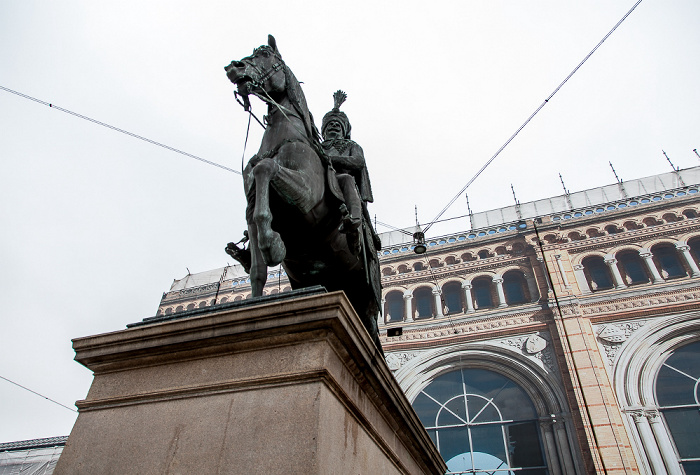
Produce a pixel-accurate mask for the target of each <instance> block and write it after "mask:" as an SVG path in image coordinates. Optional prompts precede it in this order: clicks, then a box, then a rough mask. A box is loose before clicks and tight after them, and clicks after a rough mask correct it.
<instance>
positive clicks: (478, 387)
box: [464, 369, 510, 398]
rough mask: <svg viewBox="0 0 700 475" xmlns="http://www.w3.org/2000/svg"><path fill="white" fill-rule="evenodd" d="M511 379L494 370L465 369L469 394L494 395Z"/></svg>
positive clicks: (490, 396)
mask: <svg viewBox="0 0 700 475" xmlns="http://www.w3.org/2000/svg"><path fill="white" fill-rule="evenodd" d="M509 381H510V380H508V379H506V378H505V377H503V376H501V375H500V374H498V373H494V372H493V371H487V370H484V369H472V370H464V384H465V386H466V388H467V393H468V394H481V395H482V396H485V397H487V398H492V397H494V396H495V395H496V394H497V393H498V391H500V390H501V388H503V387H504V386H505V385H507V384H508V382H509Z"/></svg>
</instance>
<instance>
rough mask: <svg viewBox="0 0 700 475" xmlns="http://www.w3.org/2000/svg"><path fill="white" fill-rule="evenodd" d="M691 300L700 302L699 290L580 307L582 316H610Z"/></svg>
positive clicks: (645, 295) (658, 294)
mask: <svg viewBox="0 0 700 475" xmlns="http://www.w3.org/2000/svg"><path fill="white" fill-rule="evenodd" d="M692 300H697V301H700V289H698V288H695V289H680V290H674V291H669V292H659V293H653V294H644V295H640V296H635V297H629V298H625V299H616V300H609V301H607V302H605V303H597V304H588V305H583V306H582V307H583V308H582V312H583V315H597V314H610V313H614V312H620V311H624V310H630V309H635V308H640V309H641V308H649V307H654V306H658V305H668V304H673V303H678V302H688V301H692Z"/></svg>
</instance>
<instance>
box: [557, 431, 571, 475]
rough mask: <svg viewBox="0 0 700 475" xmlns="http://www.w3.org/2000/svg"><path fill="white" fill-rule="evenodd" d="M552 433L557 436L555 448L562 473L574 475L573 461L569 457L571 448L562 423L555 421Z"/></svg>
mask: <svg viewBox="0 0 700 475" xmlns="http://www.w3.org/2000/svg"><path fill="white" fill-rule="evenodd" d="M554 431H555V433H556V434H557V447H559V458H560V459H561V463H562V466H563V467H564V473H566V474H569V473H576V466H575V465H574V459H573V458H572V457H571V446H570V445H569V438H568V437H567V435H566V425H565V423H564V422H563V421H561V420H557V421H556V422H555V423H554Z"/></svg>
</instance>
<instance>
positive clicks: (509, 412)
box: [493, 382, 537, 421]
mask: <svg viewBox="0 0 700 475" xmlns="http://www.w3.org/2000/svg"><path fill="white" fill-rule="evenodd" d="M493 402H494V403H495V404H496V406H498V408H499V409H500V410H501V414H502V415H503V419H505V420H514V421H517V420H526V419H535V418H537V411H536V410H535V406H534V405H533V404H532V402H531V401H530V396H528V395H527V393H526V392H525V391H523V389H522V388H521V387H520V386H517V385H515V383H513V382H509V384H508V385H507V386H506V387H504V388H503V389H502V390H501V391H500V393H499V394H498V395H497V396H496V397H495V398H494V400H493Z"/></svg>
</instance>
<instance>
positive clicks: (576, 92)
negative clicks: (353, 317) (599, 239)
mask: <svg viewBox="0 0 700 475" xmlns="http://www.w3.org/2000/svg"><path fill="white" fill-rule="evenodd" d="M633 4H634V1H633V0H624V1H622V0H613V1H610V0H592V1H586V2H559V1H554V0H549V1H544V0H530V1H528V2H522V1H516V0H502V1H498V0H495V1H488V2H487V1H472V0H468V1H461V2H442V1H436V2H430V3H426V2H417V1H416V2H413V1H401V2H398V1H397V2H383V1H376V0H375V1H369V2H365V1H355V2H343V3H339V2H328V1H318V2H303V3H297V2H280V1H272V0H271V1H266V2H263V3H260V2H212V1H208V2H184V1H151V2H143V1H138V2H137V1H120V2H109V3H107V2H93V1H87V0H85V1H62V2H39V1H31V0H21V1H19V0H4V1H3V2H2V3H0V65H2V66H1V67H0V85H1V86H4V87H7V88H11V89H14V90H18V91H21V92H22V93H24V94H28V95H31V96H35V97H37V98H40V99H42V100H45V101H48V102H52V103H54V104H56V105H58V106H61V107H64V108H66V109H70V110H72V111H75V112H78V113H80V114H84V115H86V116H89V117H92V118H95V119H97V120H100V121H103V122H107V123H109V124H111V125H114V126H116V127H121V128H124V129H127V130H129V131H132V132H134V133H137V134H140V135H143V136H146V137H148V138H150V139H153V140H157V141H160V142H163V143H166V144H168V145H169V146H172V147H176V148H179V149H182V150H185V151H187V152H190V153H192V154H196V155H199V156H201V157H203V158H206V159H208V160H212V161H216V162H219V163H221V164H223V165H226V166H229V167H232V168H235V169H239V168H240V162H241V154H242V152H243V140H244V138H245V130H246V123H247V117H246V115H245V114H244V113H243V111H242V110H241V108H240V107H239V106H238V104H236V102H235V101H234V98H233V94H232V91H233V85H232V84H230V83H229V82H228V80H227V79H226V77H225V75H224V71H223V67H224V66H225V65H226V64H228V62H229V61H230V60H232V59H240V58H241V57H243V56H246V55H248V54H250V53H251V52H252V50H253V48H254V47H257V46H259V45H261V44H263V43H265V42H266V40H267V34H268V33H272V34H273V35H275V37H276V39H277V43H278V46H279V49H280V51H281V53H282V55H283V57H284V59H285V61H286V62H287V64H288V65H289V66H290V67H291V68H292V70H293V71H294V73H295V74H296V76H297V78H298V79H299V80H300V81H303V82H304V85H303V87H304V91H305V93H306V95H307V99H308V102H309V106H310V107H311V110H312V112H313V113H314V114H315V116H316V120H317V122H320V119H321V117H322V116H323V114H324V113H325V112H327V111H328V110H329V109H330V108H331V107H332V105H333V102H332V93H333V92H334V91H335V90H336V89H339V88H340V89H343V90H345V91H346V92H347V93H348V100H347V102H346V103H345V104H344V105H343V110H344V111H345V112H346V113H347V114H348V116H349V118H350V120H351V122H352V131H353V139H355V140H356V141H357V142H358V143H359V144H360V145H361V146H362V147H363V148H364V150H365V155H366V157H367V160H368V164H369V170H370V174H371V178H372V183H373V188H374V195H375V204H374V205H372V206H371V207H370V212H371V213H372V214H376V215H377V219H378V220H380V221H383V222H386V223H389V224H392V225H394V226H397V227H404V226H409V225H412V224H413V222H414V205H418V211H419V218H420V220H421V221H422V222H424V223H425V222H427V221H430V220H431V219H432V218H433V217H434V216H435V215H436V214H437V213H438V212H439V211H440V210H441V209H442V207H443V206H444V205H445V204H446V203H447V202H448V201H449V200H450V199H451V198H452V197H453V196H454V195H455V193H457V192H458V191H459V190H460V189H461V188H462V186H464V184H465V183H466V182H467V180H468V179H469V178H470V177H471V176H472V175H473V174H474V173H475V172H476V170H478V169H479V168H480V167H481V166H482V165H483V163H484V162H485V161H486V160H487V159H488V158H490V157H491V156H492V155H493V153H494V152H495V151H496V150H497V149H498V148H499V147H500V146H501V145H502V144H503V142H504V141H505V140H506V139H507V138H508V137H509V136H510V135H511V134H512V133H513V132H514V131H515V130H516V129H517V127H519V126H520V125H521V124H522V122H523V121H524V120H525V119H526V118H527V117H528V116H529V115H530V114H531V113H532V112H533V111H534V109H535V108H536V107H537V106H538V105H539V104H540V103H541V102H542V101H543V100H544V99H545V98H546V97H547V96H548V95H549V94H550V93H551V92H552V90H553V89H554V88H555V87H556V86H557V85H558V84H559V83H560V82H561V81H562V80H563V79H564V77H566V75H567V74H568V73H569V72H570V71H571V70H572V69H573V68H574V67H575V66H576V65H577V64H578V63H579V61H580V60H581V59H582V58H583V57H584V56H585V55H586V54H587V53H588V52H589V51H590V50H591V49H592V48H593V47H594V46H595V45H596V44H597V43H598V41H600V39H601V38H602V37H603V36H604V35H605V34H606V33H607V32H608V31H609V30H610V28H612V26H613V25H614V24H615V23H616V22H617V21H618V20H619V19H620V18H621V17H622V15H624V13H625V12H627V10H628V9H629V8H630V7H631V6H632V5H633ZM699 17H700V3H698V2H697V1H695V0H685V1H683V0H668V1H663V2H661V1H658V0H656V1H655V0H645V1H643V2H642V4H641V5H640V6H639V7H638V8H637V10H636V11H635V12H634V13H633V14H632V15H631V16H630V17H629V18H628V19H627V20H626V21H625V23H623V25H622V26H621V27H620V28H619V29H618V31H617V32H616V33H614V34H613V36H611V37H610V38H609V39H608V41H607V42H606V43H605V44H604V45H603V46H602V47H601V49H600V50H599V51H598V52H597V53H596V54H595V55H594V56H593V57H592V58H591V59H590V60H589V61H588V63H586V65H584V67H583V68H582V69H581V70H580V71H579V72H578V73H577V74H576V75H575V76H574V77H573V78H572V79H571V80H570V81H569V83H568V84H567V85H566V86H565V87H564V88H563V89H562V90H561V91H560V92H559V93H558V94H557V95H556V96H555V98H554V99H553V100H552V101H551V102H550V103H549V104H548V105H547V106H546V107H545V108H544V109H543V110H542V111H541V112H540V114H539V115H538V116H537V117H536V118H535V119H534V120H533V121H532V122H531V123H530V125H529V126H528V127H527V128H526V129H525V130H524V131H523V132H521V134H520V135H519V136H518V137H517V138H516V139H515V140H514V141H513V142H512V143H511V145H510V146H509V147H508V148H507V149H506V150H505V151H504V152H503V153H502V154H501V156H500V157H499V158H498V159H497V160H496V161H495V162H494V163H493V165H492V166H491V167H489V169H487V171H486V172H484V174H483V175H482V176H481V177H480V178H479V180H477V181H476V182H475V183H474V185H473V186H472V187H471V188H470V189H469V190H468V192H469V197H470V202H471V205H472V209H473V210H474V211H483V210H486V209H491V208H495V207H499V206H507V205H510V204H512V195H511V192H510V184H511V183H512V184H513V185H514V187H515V189H516V192H517V194H518V198H519V199H520V201H523V202H524V201H529V200H534V199H538V198H544V197H547V196H551V195H556V194H560V193H561V184H560V182H559V177H558V175H557V174H558V173H559V172H561V173H562V175H563V176H564V179H565V181H566V186H567V187H568V188H569V189H570V190H572V191H576V190H582V189H586V188H591V187H596V186H599V185H603V184H607V183H610V182H612V181H614V177H613V175H612V172H611V171H610V169H609V166H608V161H612V162H613V164H614V165H615V168H616V169H617V171H618V174H619V175H620V176H621V177H622V178H623V179H625V178H626V179H631V178H636V177H641V176H646V175H651V174H655V173H662V172H666V171H669V170H670V167H669V165H668V164H667V163H666V162H665V161H664V159H663V156H662V154H661V149H662V148H663V149H665V150H666V152H667V153H668V154H669V156H670V157H671V159H672V160H674V162H675V164H676V165H678V166H680V167H689V166H694V165H696V164H698V159H697V157H696V156H695V155H694V154H693V152H692V150H693V149H694V148H698V147H700V138H699V137H698V131H699V130H700V117H699V116H698V113H697V106H698V103H699V102H700V101H699V99H700V91H699V89H698V87H697V83H698V79H699V78H700V66H699V65H698V60H697V59H698V58H699V57H700V41H699V40H700V33H699V31H700V30H699V29H698V26H697V18H699ZM254 107H255V111H256V113H258V115H262V114H263V113H264V111H263V107H262V105H261V104H260V103H259V102H258V103H254ZM0 111H1V113H0V126H1V128H0V130H1V131H2V135H1V137H2V140H0V156H1V157H2V164H3V169H2V173H1V174H0V193H1V201H0V202H1V203H2V207H1V208H0V223H2V234H0V239H1V241H0V266H1V268H2V272H0V289H2V290H1V294H0V295H1V296H2V330H0V375H2V376H4V377H6V378H9V379H12V380H14V381H16V382H18V383H20V384H22V385H25V386H28V387H30V388H32V389H34V390H35V391H38V392H41V393H43V394H45V395H47V396H49V397H51V398H53V399H56V400H58V401H60V402H62V403H64V404H67V405H72V404H73V402H74V401H75V400H77V399H81V398H83V397H84V396H85V395H86V393H87V389H88V387H89V385H90V382H91V374H90V372H89V371H88V370H86V369H85V368H83V367H82V366H80V365H79V364H77V363H75V362H73V361H72V358H73V351H72V349H71V345H70V339H71V338H75V337H80V336H87V335H91V334H95V333H101V332H108V331H115V330H120V329H123V328H124V327H125V325H126V324H127V323H130V322H134V321H138V320H140V319H142V318H143V317H146V316H150V315H153V314H154V313H155V311H156V308H157V306H158V302H159V300H160V297H161V293H162V292H163V291H166V290H167V289H168V288H169V286H170V284H171V282H172V279H174V278H181V277H182V276H184V275H185V274H186V273H187V270H186V267H189V269H190V270H191V271H192V272H199V271H203V270H207V269H211V268H215V267H220V266H223V265H225V264H226V262H227V261H230V259H229V258H228V256H226V254H225V253H224V252H223V247H224V246H225V244H226V243H227V242H228V241H231V240H234V239H238V238H239V237H240V235H241V232H242V230H243V228H244V217H243V211H244V206H245V203H244V197H243V192H242V189H241V188H242V187H241V179H240V177H239V176H238V175H235V174H232V173H229V172H226V171H223V170H220V169H217V168H214V167H211V166H208V165H205V164H202V163H200V162H197V161H195V160H192V159H189V158H186V157H184V156H181V155H178V154H175V153H173V152H170V151H167V150H163V149H161V148H158V147H155V146H153V145H149V144H147V143H144V142H142V141H139V140H136V139H133V138H131V137H127V136H125V135H122V134H118V133H116V132H113V131H110V130H107V129H105V128H103V127H99V126H96V125H94V124H91V123H89V122H86V121H83V120H80V119H78V118H75V117H73V116H70V115H67V114H64V113H61V112H59V111H56V110H52V109H50V108H48V107H45V106H42V105H40V104H37V103H34V102H31V101H28V100H26V99H22V98H20V97H17V96H15V95H12V94H9V93H7V92H4V91H0ZM260 132H261V131H260V128H259V126H257V125H256V124H253V125H252V126H251V138H250V141H249V146H248V150H247V153H246V158H248V157H250V156H251V155H252V154H253V153H255V151H256V150H257V147H258V145H259V138H260V135H261V134H260ZM465 212H466V206H465V200H464V199H463V198H460V199H459V200H458V201H457V202H456V203H455V205H454V206H453V207H452V208H451V209H450V210H449V211H448V213H447V214H446V215H445V217H450V216H459V215H462V214H465ZM450 226H452V229H457V228H461V229H464V228H466V227H467V223H466V222H465V221H461V222H458V223H454V222H453V223H452V224H451V225H450ZM379 230H380V231H382V230H384V229H382V228H380V229H379ZM447 231H448V229H447V228H446V227H444V226H443V227H440V226H435V227H434V228H433V229H432V230H431V232H432V233H431V234H432V235H435V234H436V233H441V232H447ZM74 419H75V414H73V413H71V412H69V411H68V410H66V409H63V408H61V407H59V406H56V405H54V404H51V403H49V402H47V401H45V400H43V399H41V398H39V397H37V396H35V395H32V394H30V393H27V392H26V391H23V390H21V389H19V388H17V387H15V386H12V385H10V384H9V383H7V382H5V381H2V380H0V421H2V423H0V441H12V440H20V439H28V438H35V437H47V436H55V435H66V434H68V433H69V431H70V429H71V427H72V424H73V421H74Z"/></svg>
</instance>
